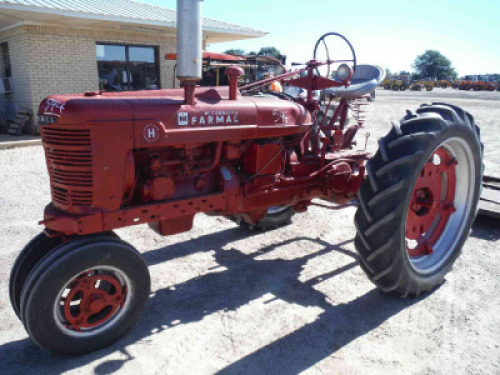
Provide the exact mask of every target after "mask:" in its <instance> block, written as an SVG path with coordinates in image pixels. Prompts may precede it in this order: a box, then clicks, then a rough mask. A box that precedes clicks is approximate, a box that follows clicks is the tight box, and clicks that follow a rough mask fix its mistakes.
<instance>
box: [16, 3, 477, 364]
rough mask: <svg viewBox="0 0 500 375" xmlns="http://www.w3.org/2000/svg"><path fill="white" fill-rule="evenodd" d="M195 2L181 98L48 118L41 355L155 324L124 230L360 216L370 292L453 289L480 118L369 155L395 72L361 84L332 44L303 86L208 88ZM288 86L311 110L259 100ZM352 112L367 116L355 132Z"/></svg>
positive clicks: (37, 284)
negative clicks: (373, 105)
mask: <svg viewBox="0 0 500 375" xmlns="http://www.w3.org/2000/svg"><path fill="white" fill-rule="evenodd" d="M182 2H183V6H182V7H178V16H177V24H178V33H179V34H178V38H177V40H178V46H177V48H178V60H177V61H178V68H177V76H178V78H179V79H180V81H181V83H182V86H183V87H182V88H180V89H170V90H157V91H142V92H120V93H103V92H100V91H97V92H88V93H85V94H81V95H53V96H50V97H48V98H46V99H45V100H44V101H43V102H42V103H41V105H40V110H39V115H40V122H41V132H42V142H43V147H44V150H45V157H46V161H47V169H48V172H49V176H50V186H51V195H52V202H51V203H50V204H49V205H48V206H47V207H46V208H45V212H44V220H43V221H42V222H41V224H42V225H43V226H44V227H45V228H44V231H43V232H42V233H40V234H39V235H37V236H36V237H34V238H33V240H31V242H29V243H28V244H27V245H26V247H25V248H24V249H23V250H22V251H21V253H20V254H19V256H18V258H17V259H16V261H15V264H14V266H13V269H12V271H11V277H10V284H9V291H10V298H11V302H12V306H13V308H14V311H15V313H16V314H17V315H18V317H19V318H20V320H21V321H22V322H23V324H24V326H25V328H26V330H27V332H28V334H29V336H30V337H31V338H32V339H33V341H34V342H35V343H36V344H37V345H39V346H41V347H42V348H45V349H47V350H49V351H52V352H55V353H62V354H73V355H74V354H83V353H86V352H90V351H93V350H96V349H99V348H102V347H104V346H107V345H109V344H111V343H112V342H114V341H116V340H118V339H119V338H120V337H121V336H123V335H124V334H125V333H126V332H127V331H128V330H130V329H131V327H132V326H133V325H134V324H135V323H136V321H137V320H138V319H139V317H140V315H141V313H142V311H143V310H144V308H145V306H146V304H147V301H148V298H149V295H150V276H149V271H148V268H147V266H146V264H145V262H144V260H143V259H142V257H141V254H140V253H139V252H138V251H136V250H135V249H134V248H133V247H132V245H130V244H128V243H126V242H125V241H123V240H122V239H120V238H119V237H118V236H117V235H116V234H114V232H113V230H114V229H117V228H123V227H127V226H131V225H138V224H146V223H147V224H148V225H149V226H150V228H151V229H153V230H154V231H155V232H157V233H159V234H161V235H165V236H166V235H172V234H176V233H180V232H184V231H188V230H190V229H191V228H192V225H193V218H194V216H195V215H196V214H199V213H207V214H210V215H220V216H225V217H229V218H231V219H232V220H234V221H236V222H238V223H240V224H241V225H244V226H251V227H253V228H260V229H263V230H264V229H269V228H274V227H276V226H279V225H285V224H288V223H290V221H291V219H292V216H293V215H294V214H296V213H298V214H300V213H303V212H306V211H307V209H308V207H310V206H321V207H323V208H325V211H323V212H322V213H321V214H322V215H325V214H326V212H327V211H326V210H328V209H339V208H341V207H344V206H346V205H347V206H350V205H352V204H354V203H355V202H359V204H358V209H357V212H356V215H355V219H354V220H355V226H356V230H357V234H356V238H355V241H354V243H355V247H356V249H357V252H358V254H359V259H360V266H361V268H362V269H363V271H364V272H365V273H366V275H367V276H368V278H369V279H370V280H371V281H372V282H373V283H374V284H375V285H377V286H378V287H380V288H381V289H382V290H383V291H384V292H387V293H392V294H395V295H397V296H402V297H407V296H418V295H419V294H420V293H422V292H426V291H429V290H431V289H432V288H434V287H435V286H437V285H440V284H441V283H442V281H443V278H444V277H445V275H446V274H447V273H448V271H449V270H450V269H451V268H452V266H453V263H454V262H455V260H456V259H457V258H458V256H459V254H460V251H461V248H462V246H463V244H464V242H465V241H466V240H467V237H468V236H469V231H470V228H471V225H472V222H473V220H474V217H475V213H476V208H477V204H478V199H479V194H480V186H481V185H480V184H481V176H482V170H483V166H482V158H483V146H482V144H481V142H480V134H479V128H478V126H477V125H476V124H475V122H474V118H473V116H472V115H471V114H469V113H468V112H466V111H465V110H463V109H461V108H460V107H457V106H455V105H451V104H444V103H440V104H433V105H428V104H424V105H421V106H420V107H419V108H417V109H416V110H414V111H413V110H408V111H407V112H406V113H405V114H403V117H402V118H401V120H399V121H394V122H393V125H392V128H391V130H390V131H389V132H388V134H387V135H386V136H384V137H383V138H381V139H380V141H379V149H378V151H377V152H376V154H375V155H371V154H370V153H369V152H368V151H366V150H365V149H363V147H358V146H359V145H357V144H356V141H355V137H356V134H357V132H358V130H359V129H360V128H362V127H367V126H368V125H369V124H366V123H365V120H364V117H363V116H362V111H363V108H364V106H366V105H367V104H368V103H367V102H366V100H363V98H364V97H365V96H366V95H369V93H370V92H372V91H373V90H374V89H375V88H376V87H377V85H378V84H379V83H380V82H381V81H382V80H383V77H384V71H383V70H382V69H380V68H378V67H376V66H368V65H365V66H364V67H365V68H364V69H363V71H364V73H363V74H362V75H361V74H360V76H359V79H358V80H357V81H354V79H353V74H354V72H355V71H357V68H356V67H357V62H356V55H355V52H354V48H353V47H352V45H351V43H350V42H349V41H348V40H347V39H346V38H345V37H344V36H342V35H340V34H337V33H328V34H325V35H323V36H322V37H321V38H320V39H319V40H318V42H317V43H316V46H315V49H314V51H315V52H314V56H313V59H312V60H310V61H309V62H307V63H306V65H305V67H304V68H301V69H298V70H297V71H293V72H289V73H285V74H282V75H280V76H277V77H273V78H270V79H267V80H263V81H258V82H254V83H251V84H248V85H245V86H242V87H240V88H239V90H238V81H239V78H240V77H241V76H243V75H244V69H243V68H242V67H241V66H238V65H233V66H228V67H226V68H225V74H226V75H227V76H228V82H229V87H221V86H219V87H217V86H214V87H197V86H196V83H197V82H198V81H199V80H200V79H201V78H202V74H201V73H202V53H201V45H202V35H201V7H200V2H201V0H182ZM331 38H340V39H341V40H343V41H345V43H346V44H347V46H348V47H349V50H350V51H351V53H352V57H351V58H349V59H342V60H343V61H344V62H343V63H342V65H340V66H339V67H338V69H337V75H336V79H332V78H331V75H330V68H331V66H332V65H333V63H334V61H335V60H338V59H339V57H336V56H335V55H333V56H330V52H332V51H333V50H332V49H329V50H328V49H327V60H326V61H318V60H317V52H318V50H319V49H320V48H323V46H326V45H327V40H330V39H331ZM322 67H323V68H325V69H324V70H325V73H324V74H323V73H321V74H319V73H318V72H320V70H319V69H320V68H322ZM360 67H361V66H358V68H360ZM359 71H361V69H360V70H359ZM276 79H279V80H283V81H285V82H286V83H287V84H288V85H290V86H295V87H299V88H303V89H305V90H306V91H307V95H306V97H305V98H298V99H295V98H291V97H290V96H288V95H285V94H280V93H273V94H269V95H270V96H271V97H268V96H264V97H262V96H261V95H260V94H256V95H254V94H253V90H254V89H255V88H256V87H259V86H263V85H268V84H270V83H271V82H272V81H273V80H276ZM319 90H325V91H327V92H328V94H329V95H330V96H332V97H333V98H335V100H338V105H337V106H336V109H335V112H334V114H333V115H332V116H331V118H330V119H329V120H328V121H327V120H326V119H325V117H323V118H322V119H321V118H320V117H318V112H319V111H320V105H319V103H318V102H317V100H315V99H314V95H313V93H314V92H315V91H319ZM332 100H333V99H332ZM332 100H329V103H328V104H327V106H331V105H332ZM349 109H351V110H352V111H353V112H354V113H355V116H354V121H353V122H352V123H351V124H349V125H348V126H347V125H346V119H347V113H348V110H349ZM360 143H361V142H360ZM317 199H320V200H322V201H323V202H325V203H319V202H318V201H317ZM336 225H338V226H343V225H346V224H345V223H344V222H338V223H336ZM159 277H161V276H159ZM249 288H251V285H249ZM377 308H383V307H381V306H371V307H370V309H377Z"/></svg>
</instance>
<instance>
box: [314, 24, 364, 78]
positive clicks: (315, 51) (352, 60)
mask: <svg viewBox="0 0 500 375" xmlns="http://www.w3.org/2000/svg"><path fill="white" fill-rule="evenodd" d="M328 37H338V38H341V39H343V40H344V42H346V43H347V45H348V46H349V48H350V50H351V54H352V59H347V60H332V59H331V58H330V51H329V49H328V45H327V44H326V38H328ZM321 45H323V46H324V47H325V50H326V56H327V59H328V61H327V62H328V64H327V73H326V77H325V78H330V69H331V64H332V63H340V62H344V63H345V62H351V63H352V64H353V67H352V70H353V72H355V71H356V52H354V48H353V47H352V44H351V42H349V40H348V39H347V38H346V37H345V36H343V35H342V34H339V33H333V32H332V33H326V34H324V35H323V36H321V38H319V39H318V41H317V42H316V45H315V46H314V59H315V60H316V58H317V55H318V50H319V47H320V46H321ZM316 74H317V75H321V73H320V72H319V70H318V68H316Z"/></svg>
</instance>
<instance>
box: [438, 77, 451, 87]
mask: <svg viewBox="0 0 500 375" xmlns="http://www.w3.org/2000/svg"><path fill="white" fill-rule="evenodd" d="M452 83H453V78H451V77H449V78H447V79H439V80H437V81H436V82H435V84H434V86H436V87H441V88H442V89H447V88H448V87H451V86H452Z"/></svg>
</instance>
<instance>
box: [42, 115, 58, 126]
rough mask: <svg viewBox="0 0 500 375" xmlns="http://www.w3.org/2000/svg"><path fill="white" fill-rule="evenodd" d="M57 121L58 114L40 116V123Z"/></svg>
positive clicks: (47, 123) (46, 123) (48, 123)
mask: <svg viewBox="0 0 500 375" xmlns="http://www.w3.org/2000/svg"><path fill="white" fill-rule="evenodd" d="M56 122H57V116H48V115H40V116H38V123H39V124H40V125H50V124H55V123H56Z"/></svg>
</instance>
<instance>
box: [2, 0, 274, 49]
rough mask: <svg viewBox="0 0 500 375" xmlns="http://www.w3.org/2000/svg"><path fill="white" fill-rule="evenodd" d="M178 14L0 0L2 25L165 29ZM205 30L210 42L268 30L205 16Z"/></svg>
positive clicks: (117, 0) (118, 2)
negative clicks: (113, 25) (115, 25)
mask: <svg viewBox="0 0 500 375" xmlns="http://www.w3.org/2000/svg"><path fill="white" fill-rule="evenodd" d="M176 18H177V17H176V11H175V10H172V9H168V8H165V7H162V6H158V5H151V4H146V3H142V2H139V1H134V0H0V28H5V27H9V26H11V25H14V24H16V23H18V22H19V21H24V22H27V23H29V22H42V23H50V24H53V23H56V24H63V25H64V24H67V25H68V26H73V27H78V26H79V25H81V26H97V25H100V26H101V27H102V26H103V25H102V21H108V22H111V23H121V24H128V25H142V26H147V27H148V29H144V31H147V30H149V31H162V30H165V29H175V27H176ZM68 21H69V22H68ZM75 22H76V24H75ZM203 30H204V33H205V35H206V36H208V38H209V39H211V40H210V42H217V41H227V40H236V39H245V38H256V37H262V36H264V35H266V32H264V31H260V30H255V29H252V28H249V27H246V26H240V25H235V24H232V23H228V22H223V21H219V20H215V19H212V18H206V17H204V18H203Z"/></svg>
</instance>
